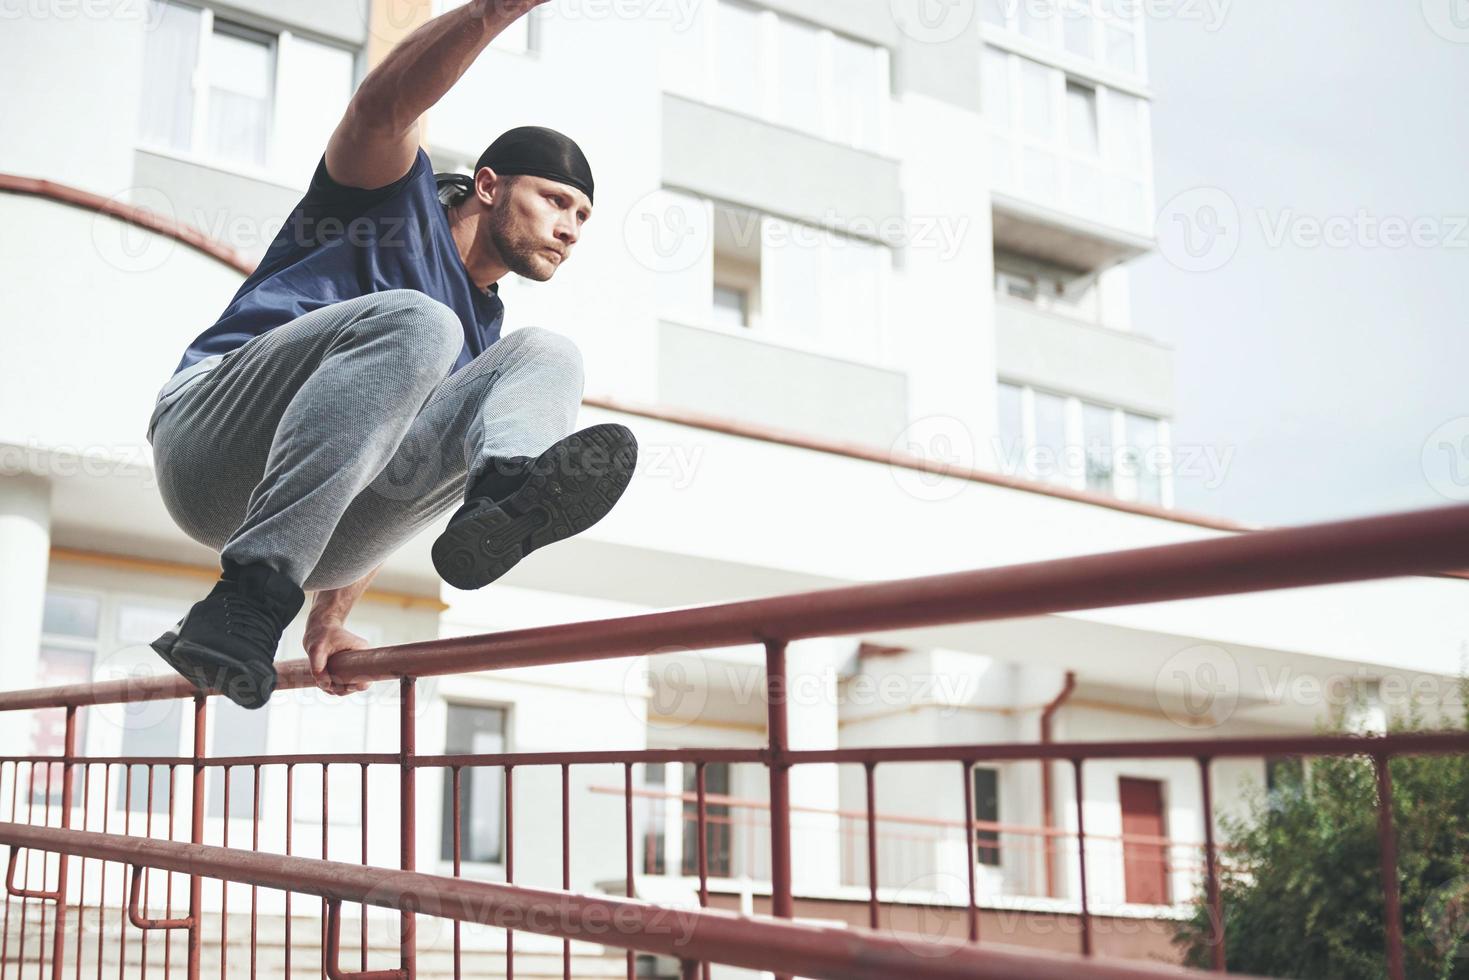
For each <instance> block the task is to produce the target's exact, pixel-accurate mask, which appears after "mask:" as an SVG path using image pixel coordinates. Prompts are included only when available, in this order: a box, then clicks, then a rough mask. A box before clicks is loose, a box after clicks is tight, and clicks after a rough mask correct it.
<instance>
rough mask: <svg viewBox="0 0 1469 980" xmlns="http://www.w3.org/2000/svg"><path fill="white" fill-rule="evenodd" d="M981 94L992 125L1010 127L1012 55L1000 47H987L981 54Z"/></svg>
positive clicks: (1001, 127) (998, 127)
mask: <svg viewBox="0 0 1469 980" xmlns="http://www.w3.org/2000/svg"><path fill="white" fill-rule="evenodd" d="M979 67H980V72H981V75H980V85H981V86H982V88H981V90H980V94H981V95H982V96H983V97H984V111H985V114H986V115H988V116H989V117H990V125H992V126H994V127H995V128H996V129H1009V128H1010V56H1009V55H1008V54H1006V53H1005V52H1004V51H1001V50H999V49H998V48H985V49H984V53H983V54H982V55H981V56H980V62H979Z"/></svg>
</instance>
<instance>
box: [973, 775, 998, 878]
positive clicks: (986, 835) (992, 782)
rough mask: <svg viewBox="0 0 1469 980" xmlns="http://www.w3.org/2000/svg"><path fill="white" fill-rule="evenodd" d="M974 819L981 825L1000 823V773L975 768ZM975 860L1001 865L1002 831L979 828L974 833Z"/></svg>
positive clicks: (993, 828)
mask: <svg viewBox="0 0 1469 980" xmlns="http://www.w3.org/2000/svg"><path fill="white" fill-rule="evenodd" d="M974 819H975V822H977V823H979V824H998V823H999V822H1000V771H999V770H998V769H988V768H985V767H984V766H976V767H975V768H974ZM974 859H975V860H976V861H977V862H979V863H980V864H985V865H989V866H990V867H999V865H1000V831H999V830H998V829H997V828H995V827H983V826H981V827H978V828H976V829H975V831H974Z"/></svg>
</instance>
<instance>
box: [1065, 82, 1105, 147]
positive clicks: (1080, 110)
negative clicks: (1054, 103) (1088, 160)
mask: <svg viewBox="0 0 1469 980" xmlns="http://www.w3.org/2000/svg"><path fill="white" fill-rule="evenodd" d="M1066 141H1067V143H1068V144H1069V145H1070V146H1071V149H1073V150H1075V151H1076V152H1077V153H1084V154H1086V155H1087V156H1096V155H1097V154H1098V153H1099V152H1100V151H1101V145H1100V144H1099V143H1098V142H1097V90H1096V89H1094V88H1091V87H1089V86H1086V85H1082V84H1081V83H1080V82H1073V81H1068V82H1067V83H1066Z"/></svg>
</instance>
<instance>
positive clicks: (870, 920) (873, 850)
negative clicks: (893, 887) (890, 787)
mask: <svg viewBox="0 0 1469 980" xmlns="http://www.w3.org/2000/svg"><path fill="white" fill-rule="evenodd" d="M862 768H863V771H864V772H865V773H866V774H867V925H868V927H869V928H871V929H876V928H877V916H878V907H877V794H876V791H875V790H874V788H873V785H872V783H873V775H874V771H875V770H876V769H877V763H875V762H866V763H863V765H862Z"/></svg>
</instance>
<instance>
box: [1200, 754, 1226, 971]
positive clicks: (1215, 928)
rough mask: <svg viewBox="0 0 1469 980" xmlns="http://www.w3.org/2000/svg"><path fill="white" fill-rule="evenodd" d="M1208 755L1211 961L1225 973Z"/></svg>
mask: <svg viewBox="0 0 1469 980" xmlns="http://www.w3.org/2000/svg"><path fill="white" fill-rule="evenodd" d="M1212 761H1213V760H1211V759H1210V758H1209V757H1208V756H1200V757H1199V781H1200V784H1201V785H1202V786H1203V796H1204V801H1203V802H1204V891H1205V896H1206V898H1207V901H1208V903H1209V928H1210V931H1211V933H1212V935H1211V936H1210V940H1209V956H1210V964H1211V965H1212V966H1213V968H1214V969H1215V970H1216V971H1217V972H1219V973H1224V972H1225V956H1224V899H1223V897H1222V896H1221V895H1220V892H1219V861H1218V851H1217V850H1216V848H1215V846H1214V787H1213V784H1212V783H1211V781H1210V768H1209V766H1210V763H1211V762H1212Z"/></svg>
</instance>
